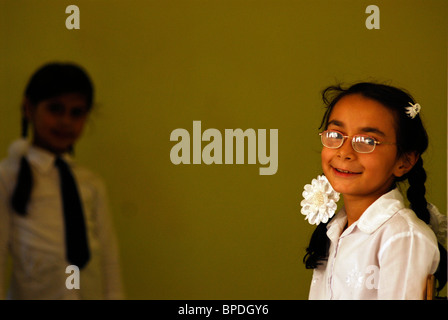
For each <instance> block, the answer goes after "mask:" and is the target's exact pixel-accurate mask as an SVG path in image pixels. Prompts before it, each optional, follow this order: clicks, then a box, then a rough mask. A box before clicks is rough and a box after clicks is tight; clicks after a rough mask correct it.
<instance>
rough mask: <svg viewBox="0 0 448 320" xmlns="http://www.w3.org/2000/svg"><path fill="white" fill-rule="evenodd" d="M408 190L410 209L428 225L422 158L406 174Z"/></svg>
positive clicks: (424, 173)
mask: <svg viewBox="0 0 448 320" xmlns="http://www.w3.org/2000/svg"><path fill="white" fill-rule="evenodd" d="M407 178H408V182H409V188H408V191H407V198H408V200H409V202H410V204H411V209H412V210H413V211H414V212H415V213H416V214H417V217H419V218H420V219H421V220H423V221H424V222H425V223H426V224H428V223H429V218H430V215H429V211H428V202H427V201H426V198H425V193H426V187H425V181H426V172H425V169H424V168H423V160H422V157H419V159H418V161H417V163H416V164H415V165H414V167H413V168H412V170H411V171H409V173H408V176H407Z"/></svg>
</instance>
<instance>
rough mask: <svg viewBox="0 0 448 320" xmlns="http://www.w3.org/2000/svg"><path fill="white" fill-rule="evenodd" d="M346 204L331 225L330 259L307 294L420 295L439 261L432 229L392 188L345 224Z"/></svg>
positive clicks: (324, 296) (318, 270) (319, 296)
mask: <svg viewBox="0 0 448 320" xmlns="http://www.w3.org/2000/svg"><path fill="white" fill-rule="evenodd" d="M346 223H347V215H346V213H345V210H344V208H342V209H341V210H340V211H339V212H338V213H337V214H336V215H335V217H334V218H333V220H332V221H330V223H328V225H327V236H328V238H329V239H330V248H329V256H328V260H327V261H325V262H323V264H322V265H320V266H318V267H317V268H316V269H314V272H313V278H312V282H311V288H310V292H309V299H310V300H316V299H344V300H350V299H355V300H369V299H380V300H386V299H422V298H423V293H424V290H425V287H426V278H427V276H428V275H429V274H433V273H434V272H435V271H436V269H437V266H438V263H439V259H440V253H439V249H438V246H437V239H436V236H435V234H434V232H433V231H432V230H431V229H430V228H429V227H428V226H427V225H426V224H425V223H424V222H423V221H422V220H420V219H419V218H418V217H417V216H416V215H415V213H414V212H413V211H412V210H410V209H407V208H405V205H404V202H403V197H402V195H401V193H400V191H399V190H398V189H394V190H392V191H390V192H388V193H386V194H384V195H383V196H382V197H380V198H379V199H377V200H376V201H375V202H374V203H373V204H372V205H371V206H370V207H369V208H367V210H366V211H365V212H364V213H363V214H362V216H361V217H360V218H359V219H358V220H357V221H356V222H355V223H353V224H352V225H351V226H350V227H348V228H347V229H345V230H344V227H345V225H346Z"/></svg>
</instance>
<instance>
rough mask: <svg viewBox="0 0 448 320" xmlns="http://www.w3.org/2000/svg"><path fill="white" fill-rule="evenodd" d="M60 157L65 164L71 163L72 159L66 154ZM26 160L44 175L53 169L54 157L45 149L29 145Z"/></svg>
mask: <svg viewBox="0 0 448 320" xmlns="http://www.w3.org/2000/svg"><path fill="white" fill-rule="evenodd" d="M61 157H62V158H63V160H65V161H66V162H67V163H72V162H73V158H72V157H71V156H70V155H69V154H68V153H64V154H62V155H61ZM27 158H28V160H29V161H30V163H31V164H33V165H34V166H35V167H36V168H37V169H38V170H39V171H40V172H42V173H46V172H48V171H49V170H51V168H53V167H54V161H55V159H56V155H55V154H54V153H52V152H49V151H47V150H45V149H42V148H39V147H36V146H33V145H31V146H30V147H29V149H28V155H27Z"/></svg>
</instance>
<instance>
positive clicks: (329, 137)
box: [319, 130, 395, 153]
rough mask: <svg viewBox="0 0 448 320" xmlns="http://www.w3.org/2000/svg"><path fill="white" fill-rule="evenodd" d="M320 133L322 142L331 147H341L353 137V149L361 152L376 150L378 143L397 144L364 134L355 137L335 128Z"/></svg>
mask: <svg viewBox="0 0 448 320" xmlns="http://www.w3.org/2000/svg"><path fill="white" fill-rule="evenodd" d="M319 135H320V139H321V141H322V144H323V145H324V146H325V147H327V148H330V149H338V148H340V147H341V146H342V145H343V143H344V140H345V138H351V139H352V147H353V149H354V150H355V151H356V152H359V153H370V152H372V151H373V150H375V147H376V145H377V144H395V143H393V142H380V141H377V140H376V139H375V138H373V137H369V136H366V135H362V134H357V135H354V136H353V137H351V136H344V135H343V134H342V133H340V132H339V131H334V130H326V131H324V132H320V133H319Z"/></svg>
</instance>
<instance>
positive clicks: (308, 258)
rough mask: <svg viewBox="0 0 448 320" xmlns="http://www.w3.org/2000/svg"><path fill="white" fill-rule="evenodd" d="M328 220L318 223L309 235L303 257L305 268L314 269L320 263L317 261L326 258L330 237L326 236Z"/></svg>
mask: <svg viewBox="0 0 448 320" xmlns="http://www.w3.org/2000/svg"><path fill="white" fill-rule="evenodd" d="M330 221H331V220H330ZM330 221H328V222H326V223H320V224H319V225H318V226H317V227H316V229H315V230H314V232H313V234H312V236H311V239H310V243H309V245H308V248H306V254H305V256H304V257H303V262H304V263H305V267H306V268H307V269H314V268H316V267H317V266H318V265H320V264H321V263H320V262H319V261H321V260H326V259H327V256H328V248H329V245H330V243H329V242H330V241H329V240H330V239H328V237H327V224H328V223H329V222H330Z"/></svg>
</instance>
